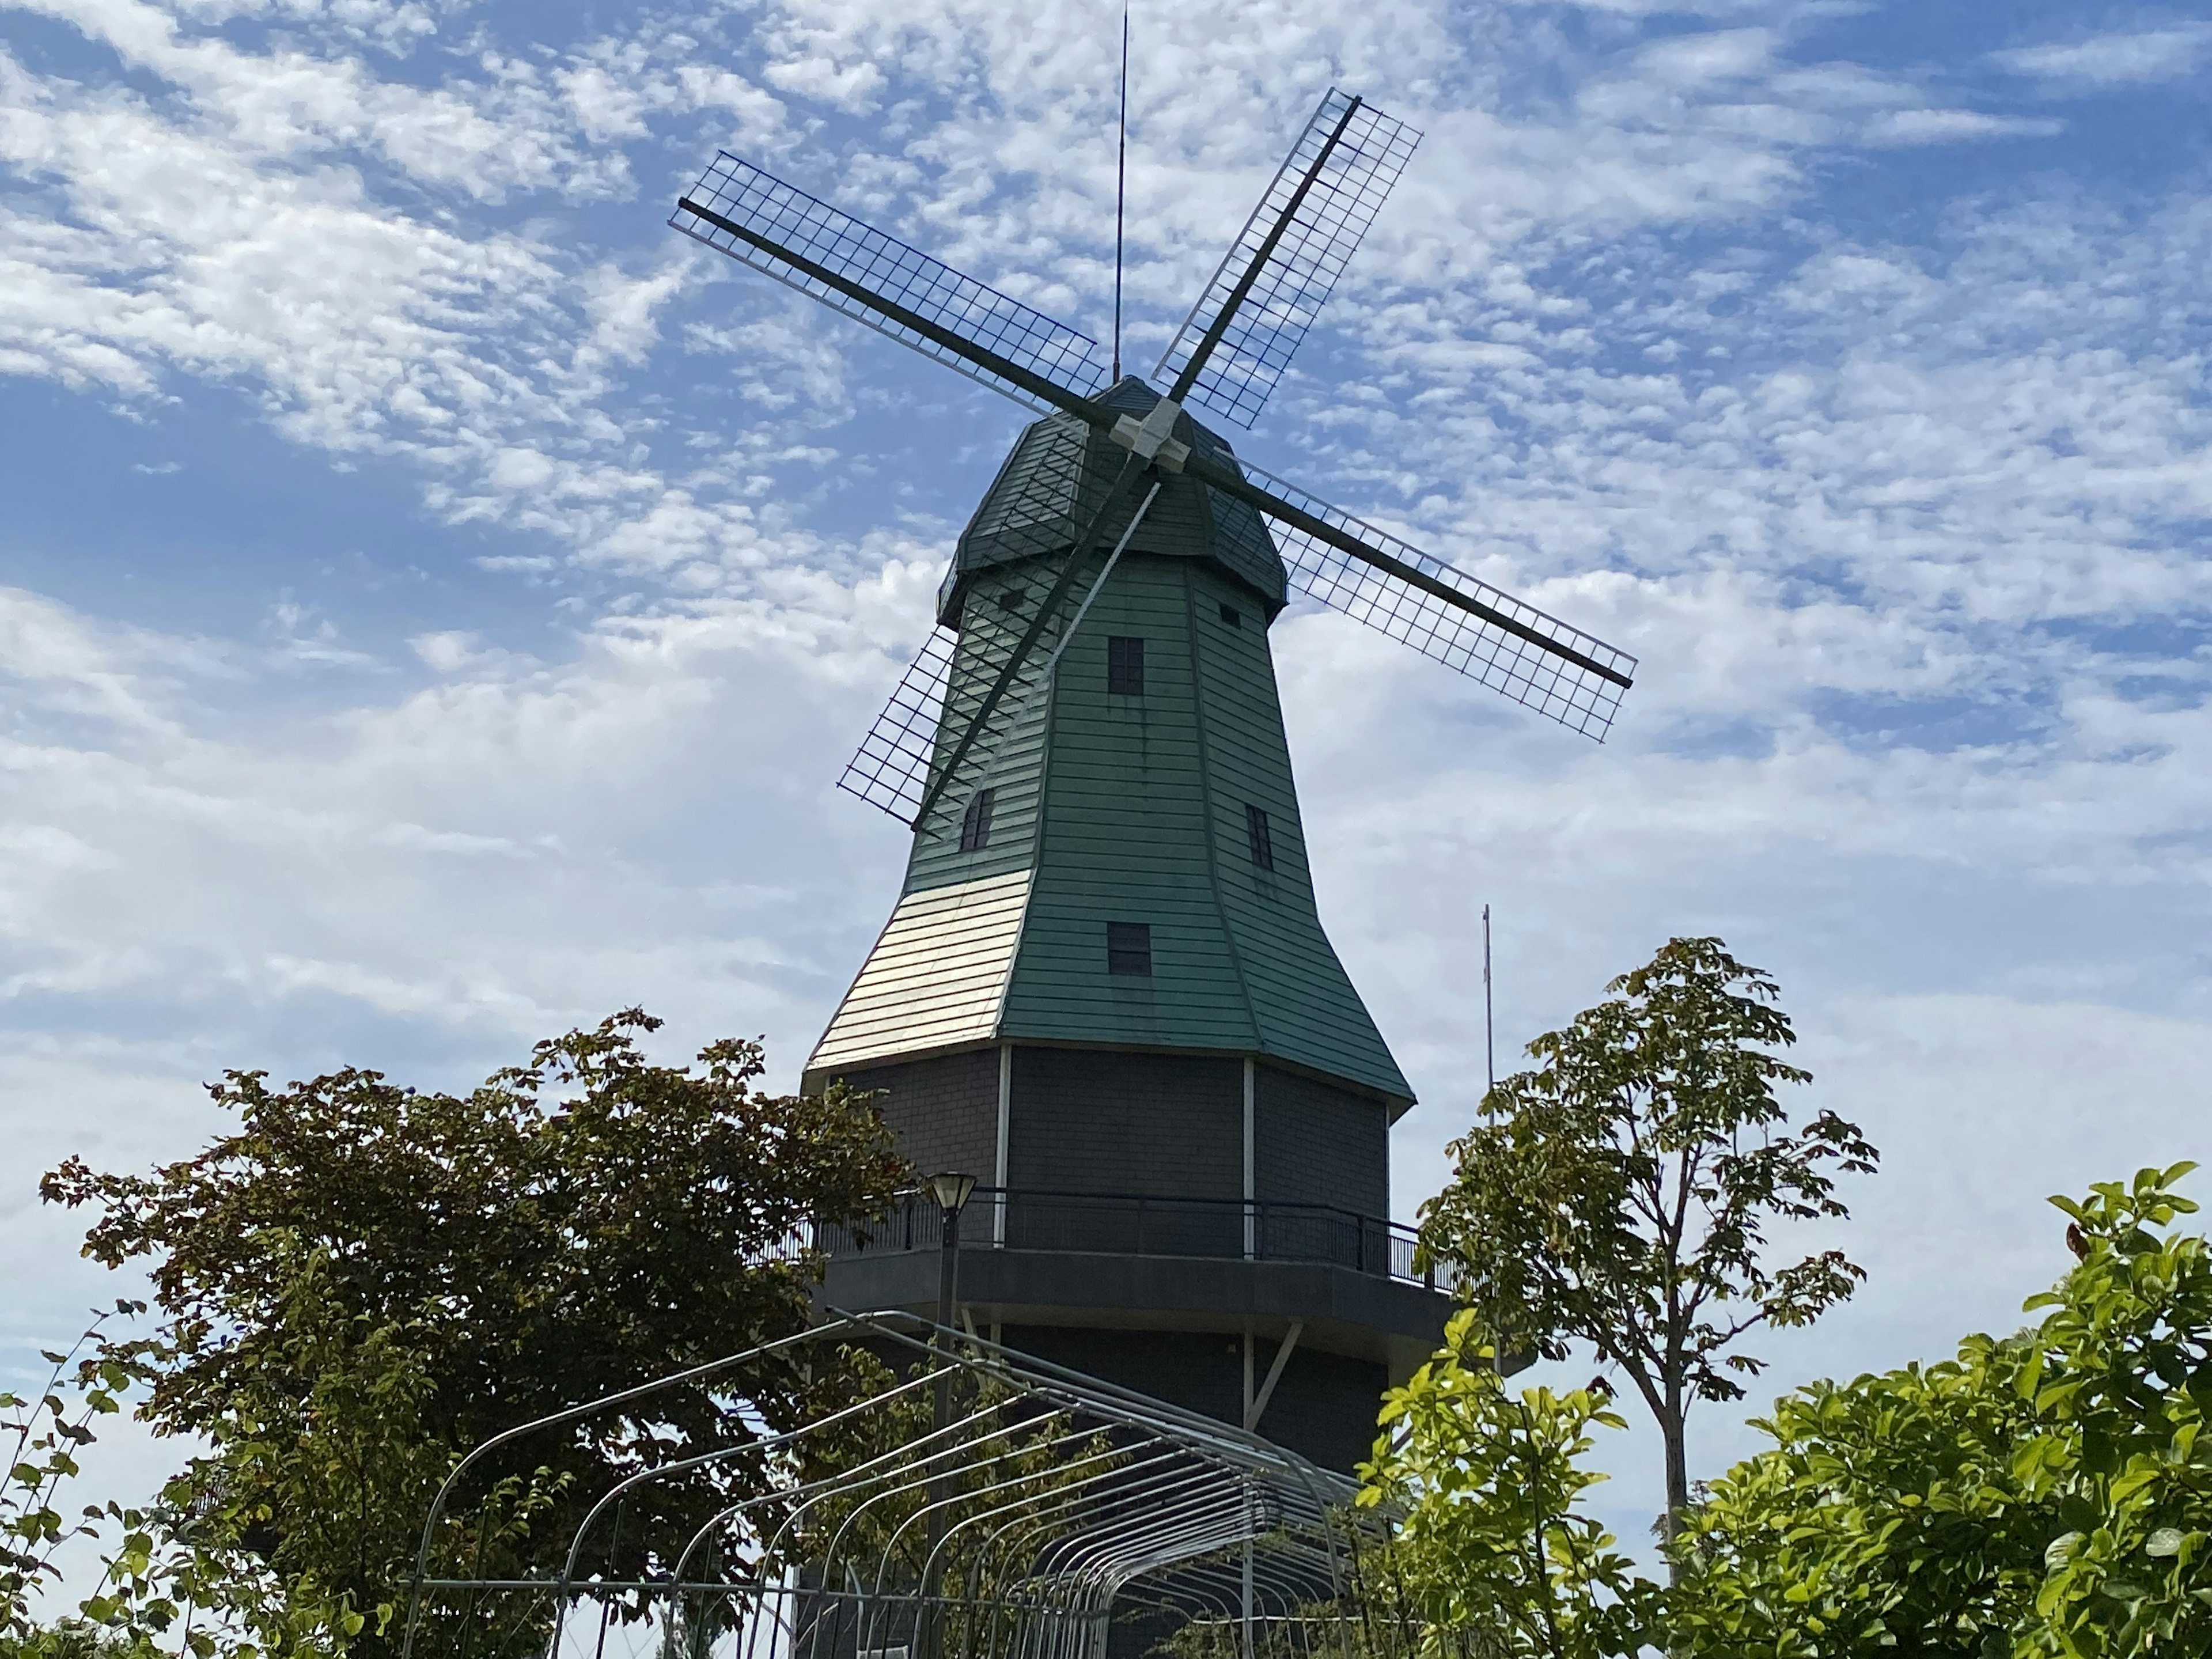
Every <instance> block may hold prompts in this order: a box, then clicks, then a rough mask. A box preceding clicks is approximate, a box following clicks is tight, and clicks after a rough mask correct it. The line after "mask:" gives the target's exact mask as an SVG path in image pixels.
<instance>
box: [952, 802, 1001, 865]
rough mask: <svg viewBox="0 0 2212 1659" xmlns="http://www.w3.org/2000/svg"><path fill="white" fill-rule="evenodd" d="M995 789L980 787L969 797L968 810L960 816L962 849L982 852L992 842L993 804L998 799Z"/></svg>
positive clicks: (963, 850)
mask: <svg viewBox="0 0 2212 1659" xmlns="http://www.w3.org/2000/svg"><path fill="white" fill-rule="evenodd" d="M998 794H999V792H998V791H997V790H995V789H978V790H977V791H976V792H975V793H974V794H972V795H970V796H969V798H968V810H967V811H965V812H964V813H963V814H962V815H961V818H960V850H961V851H962V852H963V853H977V852H981V850H982V849H983V848H986V847H987V846H989V845H990V844H991V804H992V802H993V801H994V800H995V799H998Z"/></svg>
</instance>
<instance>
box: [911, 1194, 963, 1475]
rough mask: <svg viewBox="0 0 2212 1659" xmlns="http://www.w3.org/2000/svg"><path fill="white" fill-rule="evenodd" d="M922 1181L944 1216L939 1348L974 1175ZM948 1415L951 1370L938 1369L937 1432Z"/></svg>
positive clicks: (953, 1289)
mask: <svg viewBox="0 0 2212 1659" xmlns="http://www.w3.org/2000/svg"><path fill="white" fill-rule="evenodd" d="M922 1185H923V1186H925V1187H927V1188H929V1195H930V1196H931V1197H932V1198H933V1199H935V1200H937V1208H938V1212H939V1215H940V1216H942V1218H943V1220H944V1225H943V1226H942V1227H940V1228H939V1247H938V1256H937V1322H938V1324H939V1327H940V1330H939V1334H938V1335H937V1336H936V1337H935V1338H934V1339H933V1340H935V1341H936V1342H937V1343H938V1345H939V1348H940V1350H942V1348H943V1347H944V1345H945V1343H946V1342H947V1340H948V1339H947V1338H946V1337H945V1335H944V1334H943V1331H944V1330H945V1329H949V1328H951V1324H952V1307H953V1298H954V1297H955V1295H956V1294H957V1292H958V1291H959V1288H960V1212H961V1210H962V1209H963V1207H965V1206H966V1205H967V1202H968V1195H969V1194H970V1193H972V1192H974V1191H975V1176H971V1175H964V1174H962V1173H960V1172H958V1171H948V1172H947V1173H945V1174H944V1175H933V1176H929V1177H928V1178H927V1180H925V1181H924V1182H922ZM948 1357H949V1356H948ZM951 1418H952V1373H951V1370H949V1369H940V1370H939V1371H938V1374H937V1427H938V1430H939V1431H940V1432H942V1431H943V1430H944V1428H945V1425H946V1424H947V1423H948V1422H950V1421H951Z"/></svg>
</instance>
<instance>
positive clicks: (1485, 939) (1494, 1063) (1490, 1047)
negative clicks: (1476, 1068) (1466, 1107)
mask: <svg viewBox="0 0 2212 1659" xmlns="http://www.w3.org/2000/svg"><path fill="white" fill-rule="evenodd" d="M1482 1054H1483V1069H1484V1071H1485V1073H1486V1074H1487V1075H1488V1077H1489V1079H1490V1087H1491V1089H1492V1091H1495V1090H1496V1089H1497V1087H1498V1028H1497V1024H1496V1022H1495V1020H1494V1019H1493V1018H1492V1013H1491V1002H1490V907H1489V906H1488V905H1484V906H1483V907H1482ZM1484 1109H1485V1110H1486V1111H1487V1110H1488V1109H1489V1107H1488V1103H1487V1097H1485V1105H1484Z"/></svg>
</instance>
